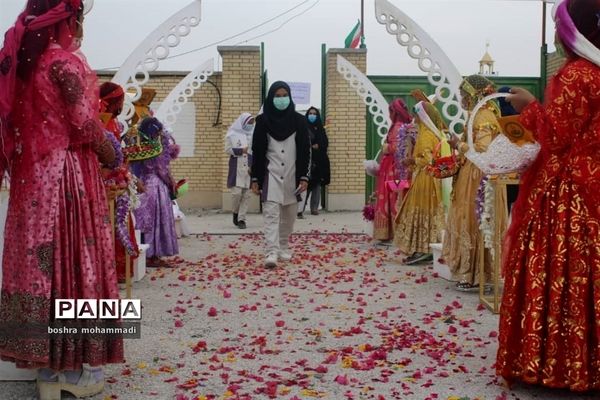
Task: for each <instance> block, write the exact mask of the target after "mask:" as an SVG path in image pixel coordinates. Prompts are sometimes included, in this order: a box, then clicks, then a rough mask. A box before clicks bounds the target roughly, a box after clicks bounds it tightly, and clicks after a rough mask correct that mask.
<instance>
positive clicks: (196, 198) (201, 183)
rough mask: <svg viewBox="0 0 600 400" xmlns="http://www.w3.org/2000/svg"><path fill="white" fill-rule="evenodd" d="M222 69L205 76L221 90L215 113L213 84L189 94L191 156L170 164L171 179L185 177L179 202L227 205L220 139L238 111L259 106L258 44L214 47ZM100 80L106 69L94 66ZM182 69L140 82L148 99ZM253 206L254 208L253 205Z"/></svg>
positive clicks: (159, 96) (160, 94)
mask: <svg viewBox="0 0 600 400" xmlns="http://www.w3.org/2000/svg"><path fill="white" fill-rule="evenodd" d="M219 52H220V53H221V55H222V57H223V62H222V65H223V71H222V72H216V73H215V74H213V75H212V76H210V77H209V80H210V81H211V82H213V83H214V84H215V85H216V87H217V88H218V89H219V90H220V91H221V117H220V118H219V121H217V122H218V124H217V125H216V126H215V122H216V117H217V114H218V111H219V96H218V92H217V89H216V88H215V87H214V86H213V85H211V84H209V83H204V84H203V85H202V87H201V88H200V89H199V90H197V91H196V92H195V93H194V96H193V97H192V98H191V100H190V101H191V102H193V104H194V106H195V111H196V113H195V114H196V139H195V151H194V156H193V157H185V158H184V157H182V158H179V159H178V160H176V161H175V162H174V164H173V175H174V177H175V179H181V178H186V179H188V182H189V184H190V190H189V192H188V193H187V194H186V195H185V196H184V197H183V198H182V199H180V201H179V203H180V205H181V206H182V207H193V208H201V207H203V208H222V207H223V208H228V204H225V203H227V200H228V199H229V195H228V194H226V193H227V192H228V190H227V188H226V179H227V160H228V156H227V155H226V154H225V153H224V151H223V149H224V141H223V138H224V137H225V133H226V132H227V128H228V127H229V126H230V125H231V123H233V121H234V120H235V119H237V117H238V116H239V115H240V114H241V113H242V112H244V111H248V112H252V113H256V112H258V109H259V107H260V94H261V92H260V75H261V70H260V48H259V47H223V48H221V47H219ZM98 75H99V78H100V81H101V82H103V81H107V80H110V79H111V78H112V73H105V72H99V73H98ZM186 75H187V72H155V73H152V74H151V75H150V81H149V82H148V83H147V84H146V85H145V87H149V88H154V89H156V91H157V93H156V97H155V99H154V102H161V101H163V100H164V99H165V98H166V97H167V96H168V94H169V93H170V92H171V90H172V89H173V88H174V87H175V86H177V84H178V83H179V82H180V81H181V80H182V79H183V78H184V77H185V76H186ZM253 208H257V207H256V205H255V207H253Z"/></svg>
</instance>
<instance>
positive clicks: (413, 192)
mask: <svg viewBox="0 0 600 400" xmlns="http://www.w3.org/2000/svg"><path fill="white" fill-rule="evenodd" d="M418 128H419V133H418V135H417V140H416V143H415V148H414V150H413V157H414V159H415V168H414V172H413V179H412V183H411V186H410V188H409V189H408V192H407V193H406V196H405V197H404V199H403V200H402V199H400V201H402V203H401V205H400V206H399V211H398V215H397V216H396V219H395V222H396V228H395V233H394V244H395V245H396V246H397V247H398V248H399V249H400V251H402V252H403V253H404V254H408V255H411V254H413V253H429V252H430V249H429V245H430V243H437V242H438V241H439V237H440V234H441V231H442V229H443V228H444V207H443V204H442V190H441V183H440V180H439V179H435V178H433V177H432V176H430V175H428V174H427V173H426V172H425V166H426V165H428V164H429V163H431V158H432V153H433V149H434V148H435V146H436V145H437V143H438V142H439V139H438V138H437V136H436V135H435V134H434V133H433V132H432V131H431V130H430V129H429V128H428V127H427V126H425V124H423V123H422V122H419V124H418Z"/></svg>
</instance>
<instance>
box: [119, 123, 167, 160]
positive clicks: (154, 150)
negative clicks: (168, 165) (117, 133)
mask: <svg viewBox="0 0 600 400" xmlns="http://www.w3.org/2000/svg"><path fill="white" fill-rule="evenodd" d="M128 136H129V137H132V136H133V137H135V140H134V141H133V142H132V143H131V142H130V143H128V144H126V145H125V147H124V148H123V155H124V156H125V157H126V158H127V160H128V161H144V160H149V159H152V158H155V157H158V156H159V155H160V154H161V153H162V151H163V146H162V143H161V141H160V138H159V139H158V140H152V139H149V138H144V140H142V139H141V136H142V133H141V132H139V131H138V130H137V129H134V130H133V132H130V133H129V134H128Z"/></svg>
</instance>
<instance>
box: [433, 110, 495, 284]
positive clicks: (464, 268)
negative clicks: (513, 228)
mask: <svg viewBox="0 0 600 400" xmlns="http://www.w3.org/2000/svg"><path fill="white" fill-rule="evenodd" d="M499 132H500V125H499V124H498V120H497V119H496V114H494V112H493V111H492V109H491V108H487V107H485V108H482V109H481V111H479V112H478V113H477V115H476V116H475V121H474V123H473V133H474V138H473V145H474V147H475V150H476V151H478V152H484V151H486V150H487V148H488V146H489V144H490V143H491V141H492V140H493V139H494V138H495V137H496V135H498V133H499ZM467 150H468V145H467V144H466V143H461V145H460V146H459V152H460V153H461V154H464V153H466V151H467ZM483 176H484V175H483V173H482V172H481V171H480V170H479V168H477V167H476V166H475V165H474V164H473V163H472V162H471V161H469V160H467V159H465V161H464V164H463V166H462V167H461V169H460V171H459V172H458V175H457V176H456V179H455V182H454V186H453V189H452V198H451V205H450V210H449V212H448V219H447V221H446V232H445V235H444V242H443V249H442V258H443V259H444V261H445V263H446V264H447V265H448V266H449V267H450V271H451V272H452V277H453V279H454V280H456V281H459V282H466V283H468V284H470V285H475V286H476V285H478V284H479V268H478V267H479V265H481V263H484V265H485V270H486V271H490V270H491V265H492V264H491V263H492V259H491V254H490V251H489V249H485V250H484V251H482V247H484V241H483V234H482V232H481V230H480V227H479V220H478V217H477V213H476V201H477V194H478V190H479V186H480V184H481V180H482V178H483ZM496 212H497V213H499V215H498V217H500V218H502V220H505V219H506V211H503V210H496ZM482 257H483V260H482Z"/></svg>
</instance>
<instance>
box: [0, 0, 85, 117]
mask: <svg viewBox="0 0 600 400" xmlns="http://www.w3.org/2000/svg"><path fill="white" fill-rule="evenodd" d="M32 2H33V0H29V3H28V5H27V7H26V9H25V11H24V12H22V13H21V15H19V17H18V18H17V21H16V22H15V25H14V26H13V27H12V28H10V29H9V30H8V31H7V32H6V34H5V36H4V47H3V48H2V49H1V50H0V119H8V117H9V115H10V113H11V111H12V108H13V102H14V98H15V87H16V82H17V67H18V61H17V60H18V52H19V49H20V48H21V47H22V40H23V37H24V35H25V34H26V33H27V32H31V31H37V30H40V29H43V28H48V27H50V26H52V25H55V24H58V23H59V22H61V21H65V20H67V19H69V18H71V17H75V16H76V15H77V13H78V10H79V8H80V7H81V0H62V1H61V2H60V3H59V4H58V5H56V6H55V7H54V8H52V9H50V10H49V11H47V12H46V13H44V14H41V15H37V16H35V15H32V8H34V7H31V4H30V3H32ZM57 39H60V38H57Z"/></svg>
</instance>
